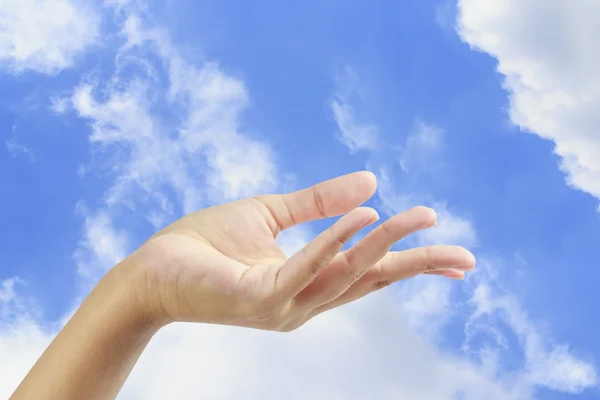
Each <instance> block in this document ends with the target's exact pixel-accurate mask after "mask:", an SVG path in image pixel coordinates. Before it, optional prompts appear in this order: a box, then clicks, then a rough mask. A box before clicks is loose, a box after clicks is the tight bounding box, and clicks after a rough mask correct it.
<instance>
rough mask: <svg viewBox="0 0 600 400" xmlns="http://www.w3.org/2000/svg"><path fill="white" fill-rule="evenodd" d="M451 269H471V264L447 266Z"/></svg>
mask: <svg viewBox="0 0 600 400" xmlns="http://www.w3.org/2000/svg"><path fill="white" fill-rule="evenodd" d="M448 268H451V269H456V270H458V271H472V270H473V266H472V265H453V266H451V267H448Z"/></svg>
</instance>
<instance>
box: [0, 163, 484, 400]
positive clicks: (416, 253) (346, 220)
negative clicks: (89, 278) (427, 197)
mask: <svg viewBox="0 0 600 400" xmlns="http://www.w3.org/2000/svg"><path fill="white" fill-rule="evenodd" d="M376 187H377V182H376V179H375V176H374V175H373V174H371V173H369V172H357V173H354V174H349V175H345V176H342V177H338V178H335V179H332V180H329V181H325V182H321V183H319V184H317V185H315V186H313V187H311V188H308V189H304V190H300V191H297V192H294V193H288V194H284V195H265V196H259V197H254V198H247V199H243V200H239V201H235V202H231V203H227V204H223V205H219V206H216V207H211V208H207V209H204V210H200V211H197V212H195V213H192V214H190V215H188V216H186V217H184V218H182V219H180V220H179V221H176V222H175V223H173V224H172V225H170V226H168V227H167V228H165V229H163V230H162V231H160V232H158V233H157V234H156V235H154V236H153V237H151V238H150V239H149V240H148V241H147V242H146V243H145V244H144V245H142V246H141V247H140V248H139V249H138V250H137V251H135V252H134V253H133V254H131V255H130V256H129V257H127V258H126V259H125V260H123V261H122V262H121V263H120V264H119V265H117V266H116V267H114V268H113V269H112V270H110V271H109V272H108V273H107V274H106V276H105V277H104V278H103V279H102V280H101V281H100V282H99V283H98V285H97V286H96V287H95V288H94V289H93V290H92V292H91V293H90V295H89V296H88V297H87V298H86V299H85V301H84V302H83V303H82V305H81V307H80V308H79V309H78V310H77V312H76V313H75V314H74V315H73V317H72V318H71V320H70V321H69V322H68V323H67V324H66V326H65V327H64V328H63V330H62V331H61V332H60V333H59V334H58V335H57V336H56V338H55V339H54V341H53V342H52V343H51V344H50V346H49V347H48V348H47V349H46V351H45V352H44V354H43V355H42V356H41V357H40V359H39V360H38V361H37V363H36V364H35V365H34V367H33V368H32V369H31V371H30V372H29V374H28V375H27V376H26V377H25V379H24V380H23V382H22V383H21V384H20V386H19V387H18V388H17V390H16V391H15V393H14V394H13V395H12V397H11V400H25V399H39V400H46V399H48V400H49V399H57V400H58V399H61V400H71V399H72V400H75V399H83V398H85V399H113V398H115V397H116V395H117V394H118V392H119V390H120V389H121V387H122V385H123V383H124V382H125V380H126V379H127V376H128V375H129V373H130V372H131V369H132V368H133V366H134V365H135V363H136V361H137V360H138V358H139V356H140V355H141V353H142V351H143V350H144V348H145V347H146V345H147V344H148V342H149V341H150V339H151V338H152V337H153V336H154V334H156V332H158V331H159V330H160V329H161V328H162V327H164V326H166V325H168V324H170V323H172V322H177V321H186V322H200V323H212V324H224V325H232V326H239V327H247V328H255V329H263V330H273V331H280V332H288V331H291V330H294V329H297V328H299V327H300V326H302V325H303V324H304V323H306V322H307V321H308V320H310V319H311V318H313V317H315V316H316V315H318V314H320V313H322V312H325V311H327V310H330V309H332V308H335V307H339V306H341V305H343V304H346V303H349V302H352V301H355V300H357V299H359V298H361V297H363V296H365V295H367V294H369V293H371V292H373V291H375V290H379V289H381V288H383V287H385V286H388V285H389V284H391V283H393V282H397V281H399V280H403V279H408V278H411V277H414V276H416V275H420V274H433V275H441V276H445V277H448V278H453V279H462V278H463V277H464V271H469V270H471V269H472V268H473V267H474V265H475V257H474V256H473V255H472V254H471V253H470V252H469V251H468V250H466V249H464V248H462V247H456V246H429V247H423V248H415V249H409V250H405V251H401V252H390V248H391V246H392V245H393V244H394V243H395V242H397V241H398V240H400V239H402V238H404V237H406V236H407V235H409V234H411V233H413V232H416V231H419V230H422V229H426V228H429V227H431V226H433V225H435V222H436V215H435V212H434V211H433V210H431V209H429V208H426V207H416V208H413V209H411V210H408V211H406V212H404V213H402V214H399V215H396V216H394V217H392V218H390V219H389V220H387V221H385V222H384V223H382V224H380V225H379V226H378V227H376V228H375V229H373V230H372V231H371V232H370V233H369V234H367V235H366V236H365V237H364V238H363V239H362V240H361V241H359V242H358V243H357V244H356V245H355V246H353V247H351V248H350V249H348V250H345V251H341V249H342V247H343V246H344V244H345V243H346V242H347V241H348V240H349V239H350V238H352V236H353V235H354V234H356V233H357V232H358V231H359V230H360V229H362V228H364V227H366V226H369V225H371V224H373V223H374V222H375V221H377V220H378V219H379V217H378V215H377V212H376V211H375V210H373V209H372V208H368V207H360V205H361V204H363V203H364V202H366V201H367V200H368V199H369V198H371V197H372V196H373V194H374V193H375V190H376ZM339 215H343V217H341V218H340V219H339V220H338V221H337V222H336V223H335V224H333V225H332V226H331V227H330V228H328V229H327V230H326V231H324V232H323V233H321V234H320V235H319V236H318V237H317V238H315V239H314V240H313V241H312V242H310V243H309V244H308V245H307V246H306V247H305V248H303V249H302V250H300V251H299V252H298V253H297V254H295V255H294V256H292V257H291V258H289V259H287V258H286V257H285V256H284V254H283V252H282V251H281V249H280V248H279V246H278V245H277V243H276V242H275V238H276V237H277V235H278V234H279V233H280V232H281V231H282V230H284V229H287V228H289V227H291V226H293V225H296V224H300V223H303V222H307V221H311V220H315V219H320V218H327V217H334V216H339Z"/></svg>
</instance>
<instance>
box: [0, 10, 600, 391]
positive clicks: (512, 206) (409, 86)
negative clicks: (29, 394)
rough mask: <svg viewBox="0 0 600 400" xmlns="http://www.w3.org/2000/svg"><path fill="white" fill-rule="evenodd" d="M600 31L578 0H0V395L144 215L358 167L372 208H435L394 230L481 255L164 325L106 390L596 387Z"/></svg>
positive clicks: (120, 252)
mask: <svg viewBox="0 0 600 400" xmlns="http://www.w3.org/2000/svg"><path fill="white" fill-rule="evenodd" d="M296 3H297V4H296ZM599 36H600V3H596V2H592V1H585V0H580V1H572V0H554V1H551V2H548V1H547V0H486V1H481V0H458V1H440V0H421V1H418V2H408V1H405V2H386V1H370V2H367V1H358V0H356V1H350V0H347V1H342V0H319V1H316V0H314V1H313V0H310V1H303V2H295V4H291V3H289V2H288V3H285V2H276V1H272V0H269V1H267V0H256V1H252V2H243V1H239V0H235V1H234V0H219V1H214V0H211V1H209V0H202V1H192V0H178V1H172V0H149V1H142V0H138V1H136V0H105V1H104V2H101V1H96V2H93V1H91V0H90V1H78V0H53V1H50V0H0V182H1V185H0V198H1V202H0V204H1V208H0V238H1V240H0V254H2V258H1V261H0V398H7V397H8V396H9V395H10V393H12V391H13V390H14V389H15V388H16V386H17V385H18V383H19V382H20V380H21V379H22V378H23V376H24V375H25V373H26V372H27V370H28V369H29V368H30V367H31V365H32V364H33V362H34V361H35V360H36V359H37V357H39V355H40V354H41V352H42V351H43V349H44V348H45V346H47V344H48V343H49V341H50V340H51V339H52V338H53V336H54V335H55V334H56V332H57V331H58V330H59V329H60V327H61V326H62V324H63V323H64V322H65V320H66V319H67V318H68V317H69V315H70V314H71V313H72V312H73V310H74V309H75V308H76V306H77V305H78V304H79V302H80V301H81V299H82V297H83V296H85V294H86V293H87V292H88V291H89V289H90V288H91V287H92V286H93V284H94V283H95V282H97V280H98V279H99V278H100V277H101V276H102V275H103V274H104V273H105V272H106V271H107V269H109V268H110V267H112V266H113V265H114V264H115V263H117V262H119V261H120V260H121V259H122V258H124V257H125V256H126V255H127V254H129V253H130V252H131V251H133V250H134V249H135V248H136V247H137V246H139V245H140V244H141V243H143V241H144V240H145V239H146V238H148V237H149V236H150V235H151V234H152V233H154V232H155V231H156V230H158V229H160V228H162V227H164V226H165V225H166V224H168V223H169V222H172V221H174V220H176V219H177V218H179V217H180V216H182V215H184V214H185V213H188V212H191V211H193V210H196V209H198V208H203V207H206V206H209V205H211V204H217V203H222V202H226V201H231V200H233V199H237V198H240V197H245V196H249V195H252V194H256V193H266V192H282V191H289V190H295V189H300V188H303V187H306V186H309V185H312V184H314V183H317V182H319V181H322V180H325V179H329V178H332V177H335V176H338V175H342V174H345V173H349V172H353V171H357V170H362V169H368V170H370V171H372V172H374V173H375V174H376V175H377V177H378V182H379V189H378V192H377V194H376V195H375V196H374V197H373V199H371V200H370V201H369V203H368V204H369V205H371V206H373V207H375V208H376V209H377V210H378V211H379V212H380V214H381V215H382V216H386V217H389V216H391V215H394V214H395V213H398V212H401V211H404V210H406V209H407V208H409V207H411V206H414V205H418V204H422V205H427V206H431V207H433V208H434V209H435V210H436V211H437V212H438V215H439V224H438V226H437V227H436V228H433V229H431V230H428V231H425V232H421V233H419V234H416V235H414V237H411V238H408V239H407V240H406V241H404V242H401V243H398V244H397V246H396V247H397V248H398V249H402V248H406V247H412V246H421V245H427V244H433V243H448V244H459V245H464V246H466V247H467V248H469V249H471V250H472V251H473V252H474V253H475V255H476V256H477V259H478V265H477V268H476V271H474V272H473V273H470V274H469V275H468V276H467V279H466V280H465V281H463V282H453V281H448V280H444V279H443V278H440V277H434V276H422V277H418V278H416V279H413V280H410V281H406V282H400V283H397V284H394V285H392V286H391V287H389V288H387V289H385V290H384V291H382V292H381V293H377V294H374V295H371V296H369V297H367V298H365V299H363V300H360V301H358V302H356V303H355V304H352V305H348V306H345V307H342V308H340V309H337V310H334V311H332V312H329V313H326V314H324V315H321V316H319V317H317V318H315V319H314V320H313V321H311V322H309V323H308V324H307V325H306V326H304V327H303V328H301V329H299V330H298V331H295V332H292V333H290V334H285V335H282V334H275V333H269V332H260V331H248V330H242V329H238V328H229V327H219V326H200V325H187V324H180V325H174V326H169V327H168V328H166V329H165V330H163V331H161V332H160V333H159V334H158V335H157V336H156V337H155V338H154V340H153V341H152V342H151V344H150V346H149V347H148V350H147V351H146V353H144V355H143V356H142V358H141V359H140V362H139V363H138V365H137V366H136V368H135V369H134V371H133V374H132V376H131V378H130V380H129V381H128V382H127V383H126V385H125V387H124V389H123V391H122V393H121V395H120V398H122V399H165V398H181V399H196V398H204V399H238V398H241V397H243V398H247V399H280V398H287V399H328V400H329V399H366V398H376V399H401V398H411V399H426V400H427V399H434V400H444V399H448V400H470V399H482V398H486V399H488V400H496V399H507V400H508V399H518V400H528V399H548V400H554V399H566V398H571V397H574V398H580V399H593V398H597V397H598V396H599V395H600V392H599V390H598V380H599V377H598V370H597V362H598V359H599V358H600V344H599V342H598V340H597V334H596V331H597V329H598V327H599V326H600V313H599V312H597V310H596V309H595V307H594V304H595V303H596V302H597V301H598V300H599V298H598V294H597V293H598V291H597V287H598V283H597V282H598V279H599V277H600V275H599V273H598V271H597V270H596V268H597V267H598V261H597V260H598V259H600V246H599V245H598V242H599V240H600V213H599V212H600V207H599V200H600V157H598V155H600V132H599V130H598V128H599V127H600V113H598V112H597V110H598V109H600V75H599V74H598V73H597V71H598V69H599V68H600V48H599V47H598V46H597V43H596V39H595V38H597V37H599ZM330 223H331V221H320V222H317V223H311V224H308V225H306V226H301V227H297V228H294V229H293V230H290V231H287V232H285V233H284V234H283V235H282V236H281V238H280V243H281V244H282V246H283V247H284V249H285V250H286V252H287V253H288V254H292V253H293V252H294V251H296V250H298V249H299V248H300V247H302V246H303V245H304V244H305V243H306V242H307V241H310V240H311V239H312V238H313V237H314V236H316V234H317V233H318V232H319V231H320V230H322V229H324V228H325V227H326V226H328V225H329V224H330ZM359 237H360V235H359Z"/></svg>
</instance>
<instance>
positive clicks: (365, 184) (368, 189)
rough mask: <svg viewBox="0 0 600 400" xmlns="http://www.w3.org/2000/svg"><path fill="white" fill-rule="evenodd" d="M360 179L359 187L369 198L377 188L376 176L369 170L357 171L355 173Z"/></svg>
mask: <svg viewBox="0 0 600 400" xmlns="http://www.w3.org/2000/svg"><path fill="white" fill-rule="evenodd" d="M356 175H357V176H359V177H360V180H361V189H363V190H364V191H365V193H366V194H368V195H369V198H371V197H372V196H373V195H374V194H375V191H376V190H377V176H375V174H374V173H372V172H371V171H359V172H357V173H356Z"/></svg>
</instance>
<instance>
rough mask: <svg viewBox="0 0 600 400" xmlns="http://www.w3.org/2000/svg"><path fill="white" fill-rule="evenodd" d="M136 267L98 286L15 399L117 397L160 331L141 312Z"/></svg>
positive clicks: (112, 275) (125, 267)
mask: <svg viewBox="0 0 600 400" xmlns="http://www.w3.org/2000/svg"><path fill="white" fill-rule="evenodd" d="M131 262H132V261H130V260H126V261H124V263H122V264H120V265H119V266H117V267H115V268H114V269H113V270H111V271H110V272H109V273H108V274H107V275H106V276H105V277H104V278H103V279H102V280H101V281H100V282H99V284H98V285H97V286H96V287H95V288H94V290H93V291H92V292H91V293H90V295H89V296H88V297H87V299H86V300H85V301H84V302H83V304H82V305H81V307H80V308H79V309H78V310H77V312H76V313H75V314H74V315H73V317H72V318H71V320H70V321H69V322H68V323H67V325H66V326H65V327H64V328H63V330H62V331H61V332H60V333H59V334H58V335H57V336H56V338H55V339H54V341H53V342H52V343H51V344H50V346H49V347H48V348H47V349H46V351H45V352H44V354H43V355H42V357H41V358H40V359H39V360H38V362H37V363H36V364H35V365H34V367H33V368H32V369H31V371H30V372H29V374H28V375H27V377H26V378H25V379H24V380H23V382H22V383H21V385H20V386H19V387H18V388H17V390H16V392H15V393H14V394H13V395H12V397H11V398H10V400H30V399H36V400H50V399H52V400H54V399H56V400H58V399H60V400H71V399H72V400H75V399H90V400H100V399H102V400H103V399H114V398H115V397H116V395H117V394H118V392H119V390H120V389H121V387H122V385H123V383H124V382H125V379H126V378H127V376H128V375H129V373H130V372H131V369H132V368H133V366H134V365H135V363H136V361H137V360H138V358H139V356H140V355H141V353H142V351H143V350H144V348H145V347H146V345H147V344H148V342H149V341H150V339H151V338H152V336H153V335H154V334H155V333H156V331H157V330H158V326H157V325H155V324H153V323H150V319H149V318H147V317H146V316H144V313H143V312H140V308H139V299H138V298H137V293H136V292H135V290H134V289H132V288H133V280H135V279H136V277H135V276H133V275H134V272H133V270H134V268H131V267H132V266H131V265H128V263H131Z"/></svg>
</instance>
